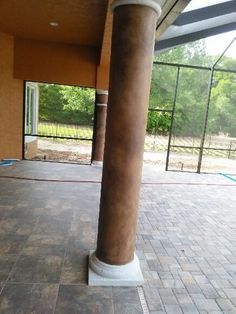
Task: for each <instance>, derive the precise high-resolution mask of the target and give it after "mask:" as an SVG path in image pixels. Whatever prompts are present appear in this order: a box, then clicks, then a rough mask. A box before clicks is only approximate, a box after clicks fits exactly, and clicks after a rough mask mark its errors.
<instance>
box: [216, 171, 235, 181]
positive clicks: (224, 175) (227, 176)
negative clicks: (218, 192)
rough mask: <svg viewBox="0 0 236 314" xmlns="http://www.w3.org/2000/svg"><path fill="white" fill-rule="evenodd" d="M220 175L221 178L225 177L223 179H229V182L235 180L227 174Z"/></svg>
mask: <svg viewBox="0 0 236 314" xmlns="http://www.w3.org/2000/svg"><path fill="white" fill-rule="evenodd" d="M220 175H222V176H223V177H225V178H227V179H229V180H231V181H234V182H236V179H235V178H232V177H231V176H229V175H228V174H225V173H220Z"/></svg>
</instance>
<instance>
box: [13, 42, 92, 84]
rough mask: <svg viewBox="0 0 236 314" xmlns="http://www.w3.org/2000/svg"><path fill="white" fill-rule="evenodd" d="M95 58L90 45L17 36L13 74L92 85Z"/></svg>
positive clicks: (30, 79) (23, 77) (21, 77)
mask: <svg viewBox="0 0 236 314" xmlns="http://www.w3.org/2000/svg"><path fill="white" fill-rule="evenodd" d="M97 60H98V52H97V49H96V48H93V47H84V46H77V45H69V44H61V43H52V42H50V43H49V42H44V41H37V40H29V39H20V38H16V39H15V53H14V77H15V78H19V79H24V80H29V81H36V82H48V83H59V84H67V85H79V86H87V87H95V86H96V68H97Z"/></svg>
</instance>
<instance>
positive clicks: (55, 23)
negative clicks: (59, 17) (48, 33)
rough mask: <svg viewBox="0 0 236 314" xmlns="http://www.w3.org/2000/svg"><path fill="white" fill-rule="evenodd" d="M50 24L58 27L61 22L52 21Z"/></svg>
mask: <svg viewBox="0 0 236 314" xmlns="http://www.w3.org/2000/svg"><path fill="white" fill-rule="evenodd" d="M49 25H50V26H52V27H57V26H58V25H59V24H58V23H57V22H50V23H49Z"/></svg>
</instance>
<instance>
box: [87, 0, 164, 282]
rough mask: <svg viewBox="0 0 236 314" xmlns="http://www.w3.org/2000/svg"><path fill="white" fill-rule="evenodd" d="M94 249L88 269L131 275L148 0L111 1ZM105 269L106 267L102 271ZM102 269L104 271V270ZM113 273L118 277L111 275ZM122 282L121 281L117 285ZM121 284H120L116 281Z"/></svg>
mask: <svg viewBox="0 0 236 314" xmlns="http://www.w3.org/2000/svg"><path fill="white" fill-rule="evenodd" d="M112 6H113V9H114V20H113V35H112V50H111V68H110V86H109V99H108V112H107V127H106V137H105V151H104V164H103V177H102V190H101V201H100V215H99V226H98V240H97V250H96V252H95V254H94V255H92V256H91V258H90V267H91V268H92V269H93V270H94V271H95V272H96V273H97V274H99V275H101V276H104V277H109V278H112V276H113V275H112V273H113V274H114V276H113V277H114V278H116V279H117V278H118V277H119V269H120V270H121V272H120V279H121V277H122V276H123V278H124V277H125V276H129V274H131V273H132V269H133V271H134V272H137V271H138V270H137V268H138V262H137V258H136V257H135V255H134V250H135V237H136V225H137V214H138V201H139V191H140V183H141V173H142V161H143V150H144V139H145V131H146V119H147V110H148V100H149V93H150V82H151V72H152V61H153V51H154V50H153V48H154V38H155V26H156V21H157V17H158V16H159V15H160V13H161V9H160V6H159V5H158V3H157V1H154V0H115V1H114V2H113V5H112ZM106 266H107V267H106ZM106 268H107V269H106ZM117 274H118V275H117ZM121 281H122V280H121ZM122 284H123V282H122Z"/></svg>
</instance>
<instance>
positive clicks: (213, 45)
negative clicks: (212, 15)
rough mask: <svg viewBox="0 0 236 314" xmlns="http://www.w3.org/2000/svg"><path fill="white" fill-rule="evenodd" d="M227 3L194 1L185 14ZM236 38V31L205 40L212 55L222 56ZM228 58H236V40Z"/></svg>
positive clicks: (221, 0) (218, 0) (208, 0)
mask: <svg viewBox="0 0 236 314" xmlns="http://www.w3.org/2000/svg"><path fill="white" fill-rule="evenodd" d="M222 2H225V0H192V1H191V2H190V3H189V5H188V6H187V7H186V8H185V10H184V12H187V11H191V10H194V9H199V8H202V7H205V6H209V5H214V4H217V3H222ZM235 37H236V30H235V31H231V32H228V33H223V34H220V35H216V36H211V37H208V38H205V42H206V48H207V51H208V53H209V54H210V55H219V54H221V53H222V52H223V51H224V50H225V49H226V47H227V46H228V45H229V44H230V42H231V41H232V40H233V38H235ZM225 54H226V55H227V56H230V57H233V58H236V40H235V41H234V43H233V44H232V46H231V47H230V48H229V49H228V50H227V51H226V53H225Z"/></svg>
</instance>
